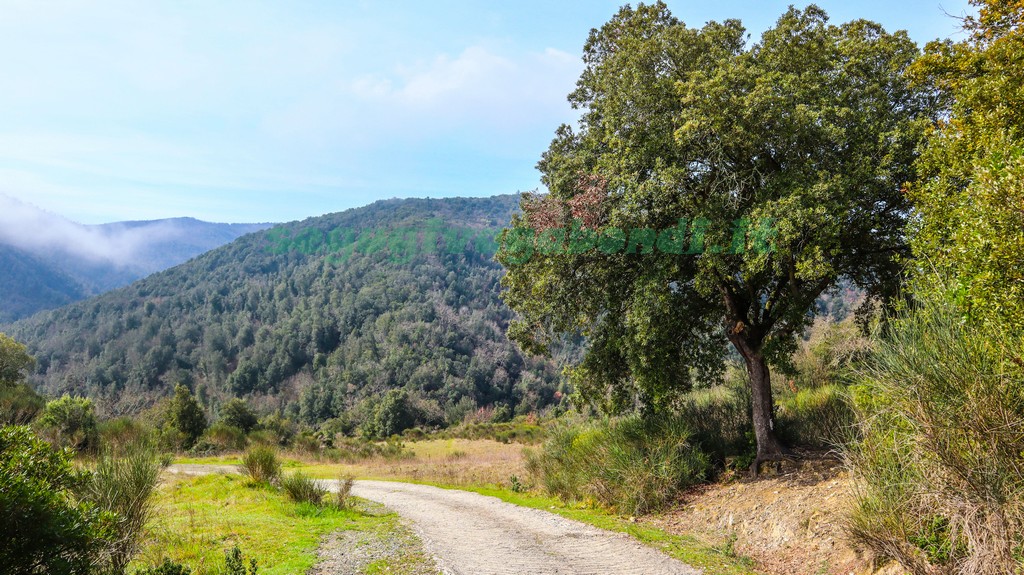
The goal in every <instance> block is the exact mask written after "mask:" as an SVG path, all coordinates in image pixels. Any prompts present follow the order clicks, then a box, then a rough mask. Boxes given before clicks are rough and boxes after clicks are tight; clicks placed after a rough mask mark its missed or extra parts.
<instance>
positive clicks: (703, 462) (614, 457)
mask: <svg viewBox="0 0 1024 575" xmlns="http://www.w3.org/2000/svg"><path fill="white" fill-rule="evenodd" d="M691 440H692V434H691V432H690V428H689V426H688V425H687V424H686V422H685V421H684V420H683V419H681V418H679V417H658V418H644V417H641V416H639V415H631V416H627V417H622V418H617V419H608V420H604V421H600V422H594V423H578V424H574V425H566V426H563V427H560V428H556V429H554V430H552V431H551V435H550V436H549V439H548V441H547V442H546V443H545V444H544V445H543V446H542V447H541V448H540V449H539V450H534V451H530V452H528V455H527V468H528V470H529V471H530V472H531V474H533V475H534V476H535V477H536V478H537V479H538V481H539V482H540V484H541V485H542V486H544V488H545V490H546V491H547V492H548V493H550V494H552V495H556V496H558V497H561V498H562V499H563V500H566V501H594V502H597V503H599V504H600V505H603V506H605V507H608V508H611V509H614V510H615V511H617V512H620V513H629V514H642V513H647V512H651V511H655V510H658V509H661V508H663V507H665V506H666V505H667V504H669V503H670V502H672V501H673V500H674V499H676V498H677V497H678V495H679V494H680V492H681V491H682V490H683V489H685V488H687V487H689V486H691V485H693V484H695V483H698V482H700V481H703V480H704V479H705V478H706V476H707V473H708V470H709V468H710V464H709V459H708V457H707V455H705V454H704V453H703V452H702V451H701V450H700V449H698V448H697V447H696V446H695V445H694V444H693V443H692V441H691Z"/></svg>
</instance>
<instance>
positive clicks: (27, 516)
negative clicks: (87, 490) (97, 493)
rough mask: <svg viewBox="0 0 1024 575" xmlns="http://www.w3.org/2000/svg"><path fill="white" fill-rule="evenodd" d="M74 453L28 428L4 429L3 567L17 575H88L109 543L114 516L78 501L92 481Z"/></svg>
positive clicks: (0, 460)
mask: <svg viewBox="0 0 1024 575" xmlns="http://www.w3.org/2000/svg"><path fill="white" fill-rule="evenodd" d="M72 455H73V454H72V453H71V451H69V450H61V451H57V450H54V448H53V447H51V446H50V445H49V444H48V443H46V442H45V441H43V440H41V439H39V438H37V437H36V436H35V435H34V434H33V433H32V431H31V430H30V429H29V428H27V427H13V426H5V427H0V486H2V488H0V525H3V532H4V534H3V537H0V565H2V566H3V569H4V572H5V573H9V574H11V575H35V574H38V573H47V574H51V575H71V574H76V575H77V574H83V575H85V574H88V573H91V572H92V571H93V570H94V567H95V565H96V564H97V560H98V557H99V553H100V551H101V550H102V549H103V547H104V545H105V544H106V543H107V540H108V539H107V536H108V533H109V531H108V529H107V524H108V520H109V519H110V517H109V516H108V515H106V514H104V513H102V512H101V511H100V510H99V509H97V508H96V506H95V505H93V504H91V503H88V502H82V501H79V500H77V498H76V497H75V495H74V491H75V490H76V489H78V488H79V487H80V486H81V485H82V483H83V482H84V481H86V479H87V477H86V474H85V473H84V472H81V471H78V470H76V469H75V467H74V465H73V464H72Z"/></svg>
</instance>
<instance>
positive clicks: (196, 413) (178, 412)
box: [167, 383, 206, 449]
mask: <svg viewBox="0 0 1024 575" xmlns="http://www.w3.org/2000/svg"><path fill="white" fill-rule="evenodd" d="M167 420H168V424H169V425H170V427H171V428H173V429H175V430H177V431H178V432H179V433H180V437H181V438H182V443H181V445H180V447H181V448H182V449H190V448H191V447H192V446H193V445H195V443H196V441H198V440H199V438H200V437H201V436H202V435H203V432H204V431H206V414H205V413H204V412H203V408H202V407H201V406H200V405H199V402H198V401H196V398H195V397H193V396H192V392H191V391H189V389H188V387H186V386H185V385H184V384H181V383H179V384H178V385H176V386H174V397H172V398H171V402H170V405H169V406H168V408H167Z"/></svg>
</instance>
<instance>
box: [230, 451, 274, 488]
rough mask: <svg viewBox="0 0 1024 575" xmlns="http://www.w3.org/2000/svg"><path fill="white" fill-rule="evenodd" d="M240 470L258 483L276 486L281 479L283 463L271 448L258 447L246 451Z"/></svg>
mask: <svg viewBox="0 0 1024 575" xmlns="http://www.w3.org/2000/svg"><path fill="white" fill-rule="evenodd" d="M240 468H241V471H242V472H243V473H245V474H246V475H248V476H249V477H250V478H252V480H253V481H255V482H256V483H265V484H268V485H274V484H276V483H277V482H278V481H279V480H280V479H281V462H280V461H279V460H278V459H277V452H276V451H274V450H273V449H271V448H270V447H265V446H257V447H253V448H251V449H249V451H246V452H245V455H244V456H242V465H241V466H240Z"/></svg>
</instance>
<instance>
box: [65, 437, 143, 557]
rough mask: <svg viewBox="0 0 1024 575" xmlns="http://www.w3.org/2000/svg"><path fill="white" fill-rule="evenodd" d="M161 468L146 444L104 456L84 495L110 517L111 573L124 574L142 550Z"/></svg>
mask: <svg viewBox="0 0 1024 575" xmlns="http://www.w3.org/2000/svg"><path fill="white" fill-rule="evenodd" d="M161 469H162V466H161V464H160V460H159V458H158V457H157V454H156V452H155V451H154V450H153V448H152V447H151V446H150V445H149V444H147V443H135V444H130V445H127V446H123V447H122V448H121V450H119V451H108V452H106V453H103V454H101V455H100V456H99V457H98V458H97V460H96V465H95V467H94V468H93V470H92V474H91V476H90V478H89V480H88V481H87V482H86V483H85V484H84V485H83V487H82V492H81V496H82V498H83V499H85V500H87V501H90V502H92V503H93V504H95V505H96V507H97V508H99V509H100V510H102V511H105V512H108V513H109V514H110V515H109V516H110V517H111V539H110V542H109V543H108V545H107V547H106V549H105V553H104V555H105V559H106V562H107V563H108V565H109V571H108V572H109V573H114V574H120V573H124V572H125V569H126V568H127V567H128V563H129V562H130V561H131V560H132V558H133V557H134V556H135V554H136V552H137V551H138V548H139V540H140V538H141V536H142V531H143V527H145V525H146V522H147V521H148V520H149V518H150V516H151V515H152V513H153V497H152V496H153V490H154V489H155V488H156V484H157V481H158V480H159V478H160V471H161Z"/></svg>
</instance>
